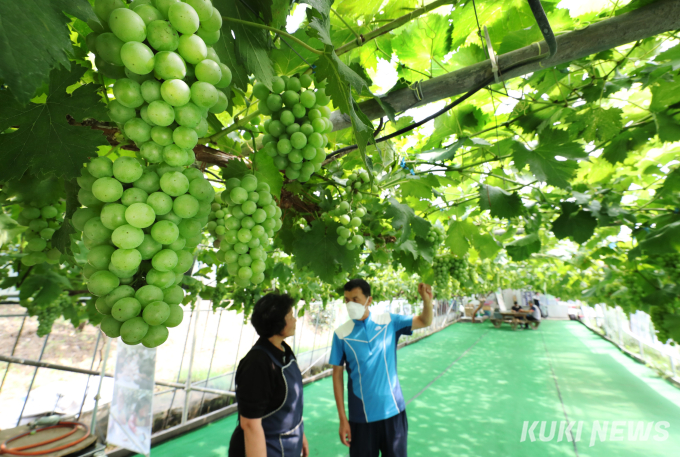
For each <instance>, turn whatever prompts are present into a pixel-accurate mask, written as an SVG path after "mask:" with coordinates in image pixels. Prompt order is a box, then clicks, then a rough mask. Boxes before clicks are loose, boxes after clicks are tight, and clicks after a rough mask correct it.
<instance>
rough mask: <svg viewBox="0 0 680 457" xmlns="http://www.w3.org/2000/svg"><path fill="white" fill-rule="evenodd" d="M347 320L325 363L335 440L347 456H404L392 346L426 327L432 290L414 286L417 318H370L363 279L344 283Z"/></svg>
mask: <svg viewBox="0 0 680 457" xmlns="http://www.w3.org/2000/svg"><path fill="white" fill-rule="evenodd" d="M344 289H345V303H346V305H347V312H348V313H349V316H350V320H349V321H347V322H346V323H345V324H343V325H341V326H340V327H338V328H337V329H336V331H335V334H334V335H333V346H332V349H331V357H330V363H331V365H334V367H333V392H334V394H335V402H336V405H337V407H338V415H339V416H340V440H341V441H342V443H343V444H344V445H345V446H349V454H350V457H378V455H379V453H382V457H405V456H406V440H407V435H408V422H407V420H406V404H405V402H404V396H403V394H402V392H401V386H400V384H399V378H398V377H397V341H398V340H399V337H400V336H401V335H410V334H411V333H412V332H413V330H416V329H419V328H424V327H428V326H429V325H430V324H431V323H432V287H431V286H429V285H427V284H423V283H420V284H419V285H418V293H419V294H420V296H421V297H422V298H423V303H424V306H423V312H422V314H421V315H420V316H416V317H408V316H402V315H399V314H391V313H384V314H373V313H371V312H370V311H369V309H368V308H369V306H370V305H371V303H372V301H373V298H372V297H371V286H370V285H369V284H368V283H367V282H366V281H364V280H363V279H353V280H351V281H349V282H348V283H347V284H345V287H344ZM343 367H345V368H346V369H347V373H348V375H349V380H348V384H347V396H348V404H349V419H348V418H347V415H346V413H345V398H344V379H343V378H344V375H343Z"/></svg>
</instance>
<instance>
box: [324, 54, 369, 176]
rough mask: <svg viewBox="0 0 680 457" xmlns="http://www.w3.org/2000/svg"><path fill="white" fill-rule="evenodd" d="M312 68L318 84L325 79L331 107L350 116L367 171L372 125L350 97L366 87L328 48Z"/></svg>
mask: <svg viewBox="0 0 680 457" xmlns="http://www.w3.org/2000/svg"><path fill="white" fill-rule="evenodd" d="M315 64H316V77H317V79H318V80H320V81H323V80H324V79H325V80H326V81H327V83H328V84H327V86H326V89H325V90H326V94H327V95H329V96H330V97H331V100H332V101H333V105H335V106H337V107H338V108H339V109H340V111H341V112H342V113H343V114H346V115H348V116H349V118H350V121H351V123H352V129H353V130H354V135H355V136H356V141H357V146H358V148H359V152H360V153H361V157H362V159H363V161H364V165H365V167H366V169H367V170H370V165H369V163H368V159H367V156H366V145H367V144H368V143H369V141H370V142H373V141H374V138H373V124H371V121H369V120H368V118H367V117H366V115H364V113H363V112H361V110H359V108H358V106H357V104H356V102H355V101H354V98H353V96H352V89H354V90H355V91H356V92H357V93H361V92H362V90H363V89H364V88H365V87H366V82H365V81H364V80H363V79H361V77H360V76H359V75H357V74H356V73H355V72H354V71H352V69H351V68H349V67H348V66H347V65H345V64H344V63H343V62H342V61H341V60H340V59H339V58H338V56H337V55H336V54H335V51H334V50H333V48H332V47H330V46H326V49H325V51H324V53H323V55H321V56H319V58H318V59H317V60H316V62H315Z"/></svg>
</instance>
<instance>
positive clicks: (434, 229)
mask: <svg viewBox="0 0 680 457" xmlns="http://www.w3.org/2000/svg"><path fill="white" fill-rule="evenodd" d="M444 238H446V229H444V227H442V226H441V225H433V226H431V227H430V231H429V232H428V233H427V237H426V239H427V241H429V242H430V243H432V244H434V245H435V246H439V245H440V244H442V243H443V242H444Z"/></svg>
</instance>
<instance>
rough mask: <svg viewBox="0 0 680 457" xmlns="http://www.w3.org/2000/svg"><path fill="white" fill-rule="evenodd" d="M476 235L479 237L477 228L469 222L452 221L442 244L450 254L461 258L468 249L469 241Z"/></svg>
mask: <svg viewBox="0 0 680 457" xmlns="http://www.w3.org/2000/svg"><path fill="white" fill-rule="evenodd" d="M476 235H479V228H478V227H477V226H476V225H474V224H473V223H472V222H470V221H469V220H465V221H452V222H451V223H450V224H449V230H448V231H447V236H446V240H445V241H444V244H445V245H446V246H447V247H448V248H449V249H450V250H451V252H452V253H454V254H455V255H457V256H458V257H463V256H464V255H465V254H467V252H468V250H469V249H470V240H471V239H473V238H474V237H475V236H476Z"/></svg>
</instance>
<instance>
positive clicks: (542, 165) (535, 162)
mask: <svg viewBox="0 0 680 457" xmlns="http://www.w3.org/2000/svg"><path fill="white" fill-rule="evenodd" d="M512 149H513V154H512V156H513V159H514V161H515V166H517V169H518V170H521V169H522V168H524V166H525V165H527V164H528V165H529V169H530V170H531V173H533V175H534V176H535V177H536V179H538V180H539V181H544V182H546V183H548V184H550V185H552V186H555V187H561V188H567V187H569V186H570V184H569V180H570V179H571V178H572V177H573V176H574V173H575V172H576V169H577V168H578V162H577V161H576V159H585V158H586V157H588V154H587V153H586V152H584V151H583V148H582V147H581V146H580V145H579V144H577V143H573V142H568V143H565V144H559V145H556V144H553V143H547V144H539V145H538V147H537V148H536V149H534V150H533V151H531V150H529V149H526V148H525V147H523V146H520V145H518V144H517V143H515V144H514V147H513V148H512ZM557 156H561V157H563V158H565V159H566V160H563V161H560V160H557V159H556V158H555V157H557Z"/></svg>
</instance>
